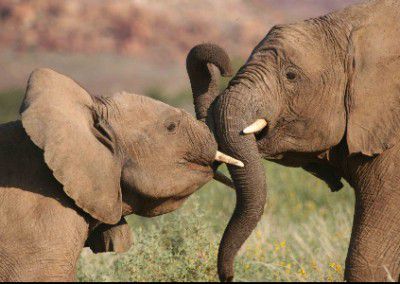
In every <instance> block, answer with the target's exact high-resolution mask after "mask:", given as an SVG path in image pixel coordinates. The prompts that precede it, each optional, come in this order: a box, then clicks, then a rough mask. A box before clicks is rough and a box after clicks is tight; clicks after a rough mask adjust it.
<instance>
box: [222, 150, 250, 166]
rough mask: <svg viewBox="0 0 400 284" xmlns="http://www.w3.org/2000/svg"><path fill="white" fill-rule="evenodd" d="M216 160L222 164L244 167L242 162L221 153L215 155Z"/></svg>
mask: <svg viewBox="0 0 400 284" xmlns="http://www.w3.org/2000/svg"><path fill="white" fill-rule="evenodd" d="M215 160H216V161H219V162H222V163H226V164H231V165H235V166H238V167H240V168H243V167H244V164H243V162H242V161H239V160H236V159H235V158H232V157H231V156H228V155H226V154H224V153H221V152H220V151H217V153H216V154H215Z"/></svg>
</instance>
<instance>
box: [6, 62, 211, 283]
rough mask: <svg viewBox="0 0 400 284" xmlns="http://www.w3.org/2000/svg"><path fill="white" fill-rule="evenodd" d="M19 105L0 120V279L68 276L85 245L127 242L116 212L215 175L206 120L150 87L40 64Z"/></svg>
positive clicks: (152, 203)
mask: <svg viewBox="0 0 400 284" xmlns="http://www.w3.org/2000/svg"><path fill="white" fill-rule="evenodd" d="M21 115H22V120H21V121H15V122H10V123H6V124H2V125H0V228H1V233H0V281H68V280H74V278H75V270H76V262H77V259H78V256H79V254H80V252H81V250H82V248H83V247H84V246H85V245H86V246H90V247H91V248H92V250H93V251H94V252H104V251H118V252H120V251H126V250H127V249H128V248H129V247H130V245H131V243H132V236H131V232H130V229H129V227H128V225H127V224H126V222H125V221H124V219H123V216H126V215H129V214H132V213H135V214H138V215H142V216H148V217H151V216H156V215H160V214H164V213H167V212H170V211H172V210H175V209H176V208H178V207H179V206H180V205H181V204H182V202H183V201H184V200H186V199H187V197H188V196H189V195H190V194H192V193H193V192H194V191H195V190H197V189H198V188H199V187H200V186H202V185H203V184H204V183H206V182H207V181H209V180H210V179H211V178H212V177H213V169H212V163H213V160H214V156H215V152H216V149H217V144H216V142H215V139H214V137H213V136H212V134H211V133H210V131H209V129H208V128H207V126H206V125H205V124H204V123H202V122H199V121H198V120H196V119H195V118H194V117H192V116H191V115H189V114H188V113H186V112H184V111H181V110H179V109H176V108H173V107H171V106H168V105H166V104H164V103H161V102H158V101H155V100H152V99H150V98H147V97H143V96H139V95H132V94H128V93H119V94H115V95H114V96H112V97H108V98H104V97H103V98H95V97H92V96H90V95H89V94H88V93H87V92H86V91H85V90H84V89H82V88H81V87H80V86H79V85H78V84H76V83H75V82H74V81H72V80H71V79H69V78H67V77H65V76H63V75H61V74H58V73H56V72H54V71H52V70H49V69H38V70H36V71H34V72H33V73H32V75H31V76H30V79H29V82H28V87H27V91H26V96H25V99H24V102H23V105H22V107H21Z"/></svg>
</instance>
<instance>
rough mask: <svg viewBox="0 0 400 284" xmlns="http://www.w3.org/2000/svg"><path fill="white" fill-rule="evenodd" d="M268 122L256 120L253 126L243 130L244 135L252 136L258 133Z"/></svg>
mask: <svg viewBox="0 0 400 284" xmlns="http://www.w3.org/2000/svg"><path fill="white" fill-rule="evenodd" d="M267 124H268V122H267V121H266V120H265V119H257V120H256V121H255V122H253V124H251V125H249V126H247V127H246V128H245V129H244V130H243V133H244V134H252V133H256V132H259V131H261V130H263V129H264V128H265V126H267Z"/></svg>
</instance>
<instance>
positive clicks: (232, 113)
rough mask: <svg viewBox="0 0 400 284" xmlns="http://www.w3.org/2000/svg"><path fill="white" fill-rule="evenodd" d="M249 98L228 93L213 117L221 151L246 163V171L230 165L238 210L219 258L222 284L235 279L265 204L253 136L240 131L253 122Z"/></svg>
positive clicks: (264, 191) (224, 238)
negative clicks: (237, 263) (241, 251)
mask: <svg viewBox="0 0 400 284" xmlns="http://www.w3.org/2000/svg"><path fill="white" fill-rule="evenodd" d="M248 106H249V102H248V100H247V101H246V96H245V95H243V94H241V93H239V92H235V91H230V90H227V91H225V93H224V94H222V95H221V96H220V97H219V98H218V100H217V105H216V109H218V110H219V111H218V112H216V113H215V114H214V116H215V117H214V119H215V127H216V135H217V140H218V144H219V146H220V147H221V150H222V151H224V152H225V153H227V154H228V155H232V156H233V157H235V158H237V159H239V160H241V161H243V162H244V164H245V167H244V168H238V167H235V166H229V167H228V168H229V172H230V173H231V176H232V179H233V181H234V184H235V187H236V207H235V210H234V213H233V215H232V217H231V219H230V221H229V224H228V226H227V227H226V230H225V232H224V235H223V238H222V241H221V245H220V249H219V255H218V273H219V277H220V280H221V281H231V280H232V279H233V274H234V273H233V262H234V258H235V256H236V254H237V252H238V250H239V249H240V247H241V246H242V244H243V243H244V242H245V241H246V239H247V238H248V237H249V236H250V234H251V232H252V231H253V230H254V228H255V227H256V225H257V223H258V221H259V220H260V218H261V216H262V214H263V211H264V205H265V202H266V178H265V172H264V167H263V165H262V163H261V157H260V155H259V153H258V149H257V144H256V140H255V137H254V135H249V136H244V135H242V134H241V131H242V130H243V129H244V128H245V127H246V126H247V125H248V124H249V123H251V119H252V117H251V115H250V112H249V111H247V113H246V112H243V110H246V108H247V107H248Z"/></svg>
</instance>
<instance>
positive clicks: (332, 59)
mask: <svg viewBox="0 0 400 284" xmlns="http://www.w3.org/2000/svg"><path fill="white" fill-rule="evenodd" d="M266 12H267V11H266ZM399 19H400V1H390V0H381V1H369V2H365V3H363V4H359V5H355V6H350V7H349V8H347V9H344V10H342V11H338V12H334V13H331V14H328V15H326V16H323V17H320V18H315V19H310V20H307V21H302V22H298V23H294V24H289V25H283V26H275V27H274V28H272V29H271V31H270V32H269V33H268V34H267V35H266V37H265V38H264V39H263V40H262V41H261V42H260V43H259V44H258V45H257V46H256V47H255V49H254V50H253V52H252V54H251V56H250V58H249V59H248V61H247V62H246V63H245V65H244V66H243V67H242V68H241V69H240V70H239V71H238V73H237V74H236V76H235V77H234V78H233V79H232V81H231V82H230V84H229V86H228V87H227V89H226V90H225V91H224V92H223V93H222V94H221V95H219V96H218V93H216V92H213V89H211V90H210V92H209V93H207V94H205V95H204V96H205V97H209V98H212V99H211V101H212V103H209V106H210V109H209V111H208V118H207V120H208V121H212V123H209V124H210V125H212V129H213V130H214V132H215V135H216V138H217V142H218V145H219V147H220V149H221V150H222V151H224V152H225V153H227V154H229V155H232V156H233V157H235V158H238V159H240V160H242V161H243V162H244V163H245V167H244V168H234V167H229V170H230V172H231V175H232V178H233V181H234V183H235V186H236V189H237V204H236V208H235V211H234V213H233V216H232V218H231V220H230V222H229V224H228V226H227V228H226V231H225V233H224V236H223V239H222V242H221V247H220V251H219V259H218V270H219V276H220V279H221V280H222V281H229V280H232V279H233V261H234V257H235V255H236V253H237V251H238V249H239V248H240V247H241V245H242V244H243V242H244V241H245V240H246V239H247V237H248V236H249V235H250V233H251V232H252V230H253V229H254V227H255V226H256V224H257V222H258V221H259V219H260V217H261V215H262V213H263V208H264V205H265V201H266V185H265V173H264V169H263V167H262V165H261V159H262V158H264V159H268V160H273V161H275V162H277V163H280V164H283V165H288V166H297V167H303V168H305V169H306V170H308V171H310V172H312V173H313V174H314V175H316V176H319V177H320V178H322V179H324V180H325V181H326V182H327V183H328V184H329V186H330V187H331V189H333V190H338V189H340V188H341V187H342V184H341V182H340V178H341V177H343V178H345V179H346V180H347V181H348V182H349V183H350V185H351V186H352V187H353V188H354V190H355V194H356V206H355V217H354V224H353V232H352V236H351V242H350V247H349V251H348V256H347V260H346V271H345V279H346V280H348V281H385V280H390V279H391V278H392V279H394V280H398V278H399V273H400V261H399V260H400V234H399V232H400V184H399V180H400V174H399V170H398V169H399V168H400V162H399V161H400V154H399V153H400V143H399V142H398V141H399V135H400V41H399V38H400V21H399ZM215 48H216V47H215V46H214V49H215ZM195 49H206V50H207V49H210V45H205V46H204V45H201V46H197V47H195ZM189 59H190V60H191V61H193V62H202V61H201V58H195V57H192V58H191V57H188V60H189ZM188 70H189V69H188ZM189 76H190V78H191V82H192V86H195V85H194V84H193V82H194V81H199V78H198V75H196V74H190V72H189ZM203 89H207V88H204V87H203ZM193 92H194V93H196V90H193ZM217 96H218V97H217ZM215 97H217V98H216V99H215ZM209 101H210V100H209ZM256 119H266V120H267V121H268V126H267V127H266V128H264V129H263V130H262V131H261V132H259V133H257V134H255V135H254V134H250V135H243V133H242V130H243V129H244V128H245V127H246V126H248V125H250V124H252V123H253V122H254V121H255V120H256Z"/></svg>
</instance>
